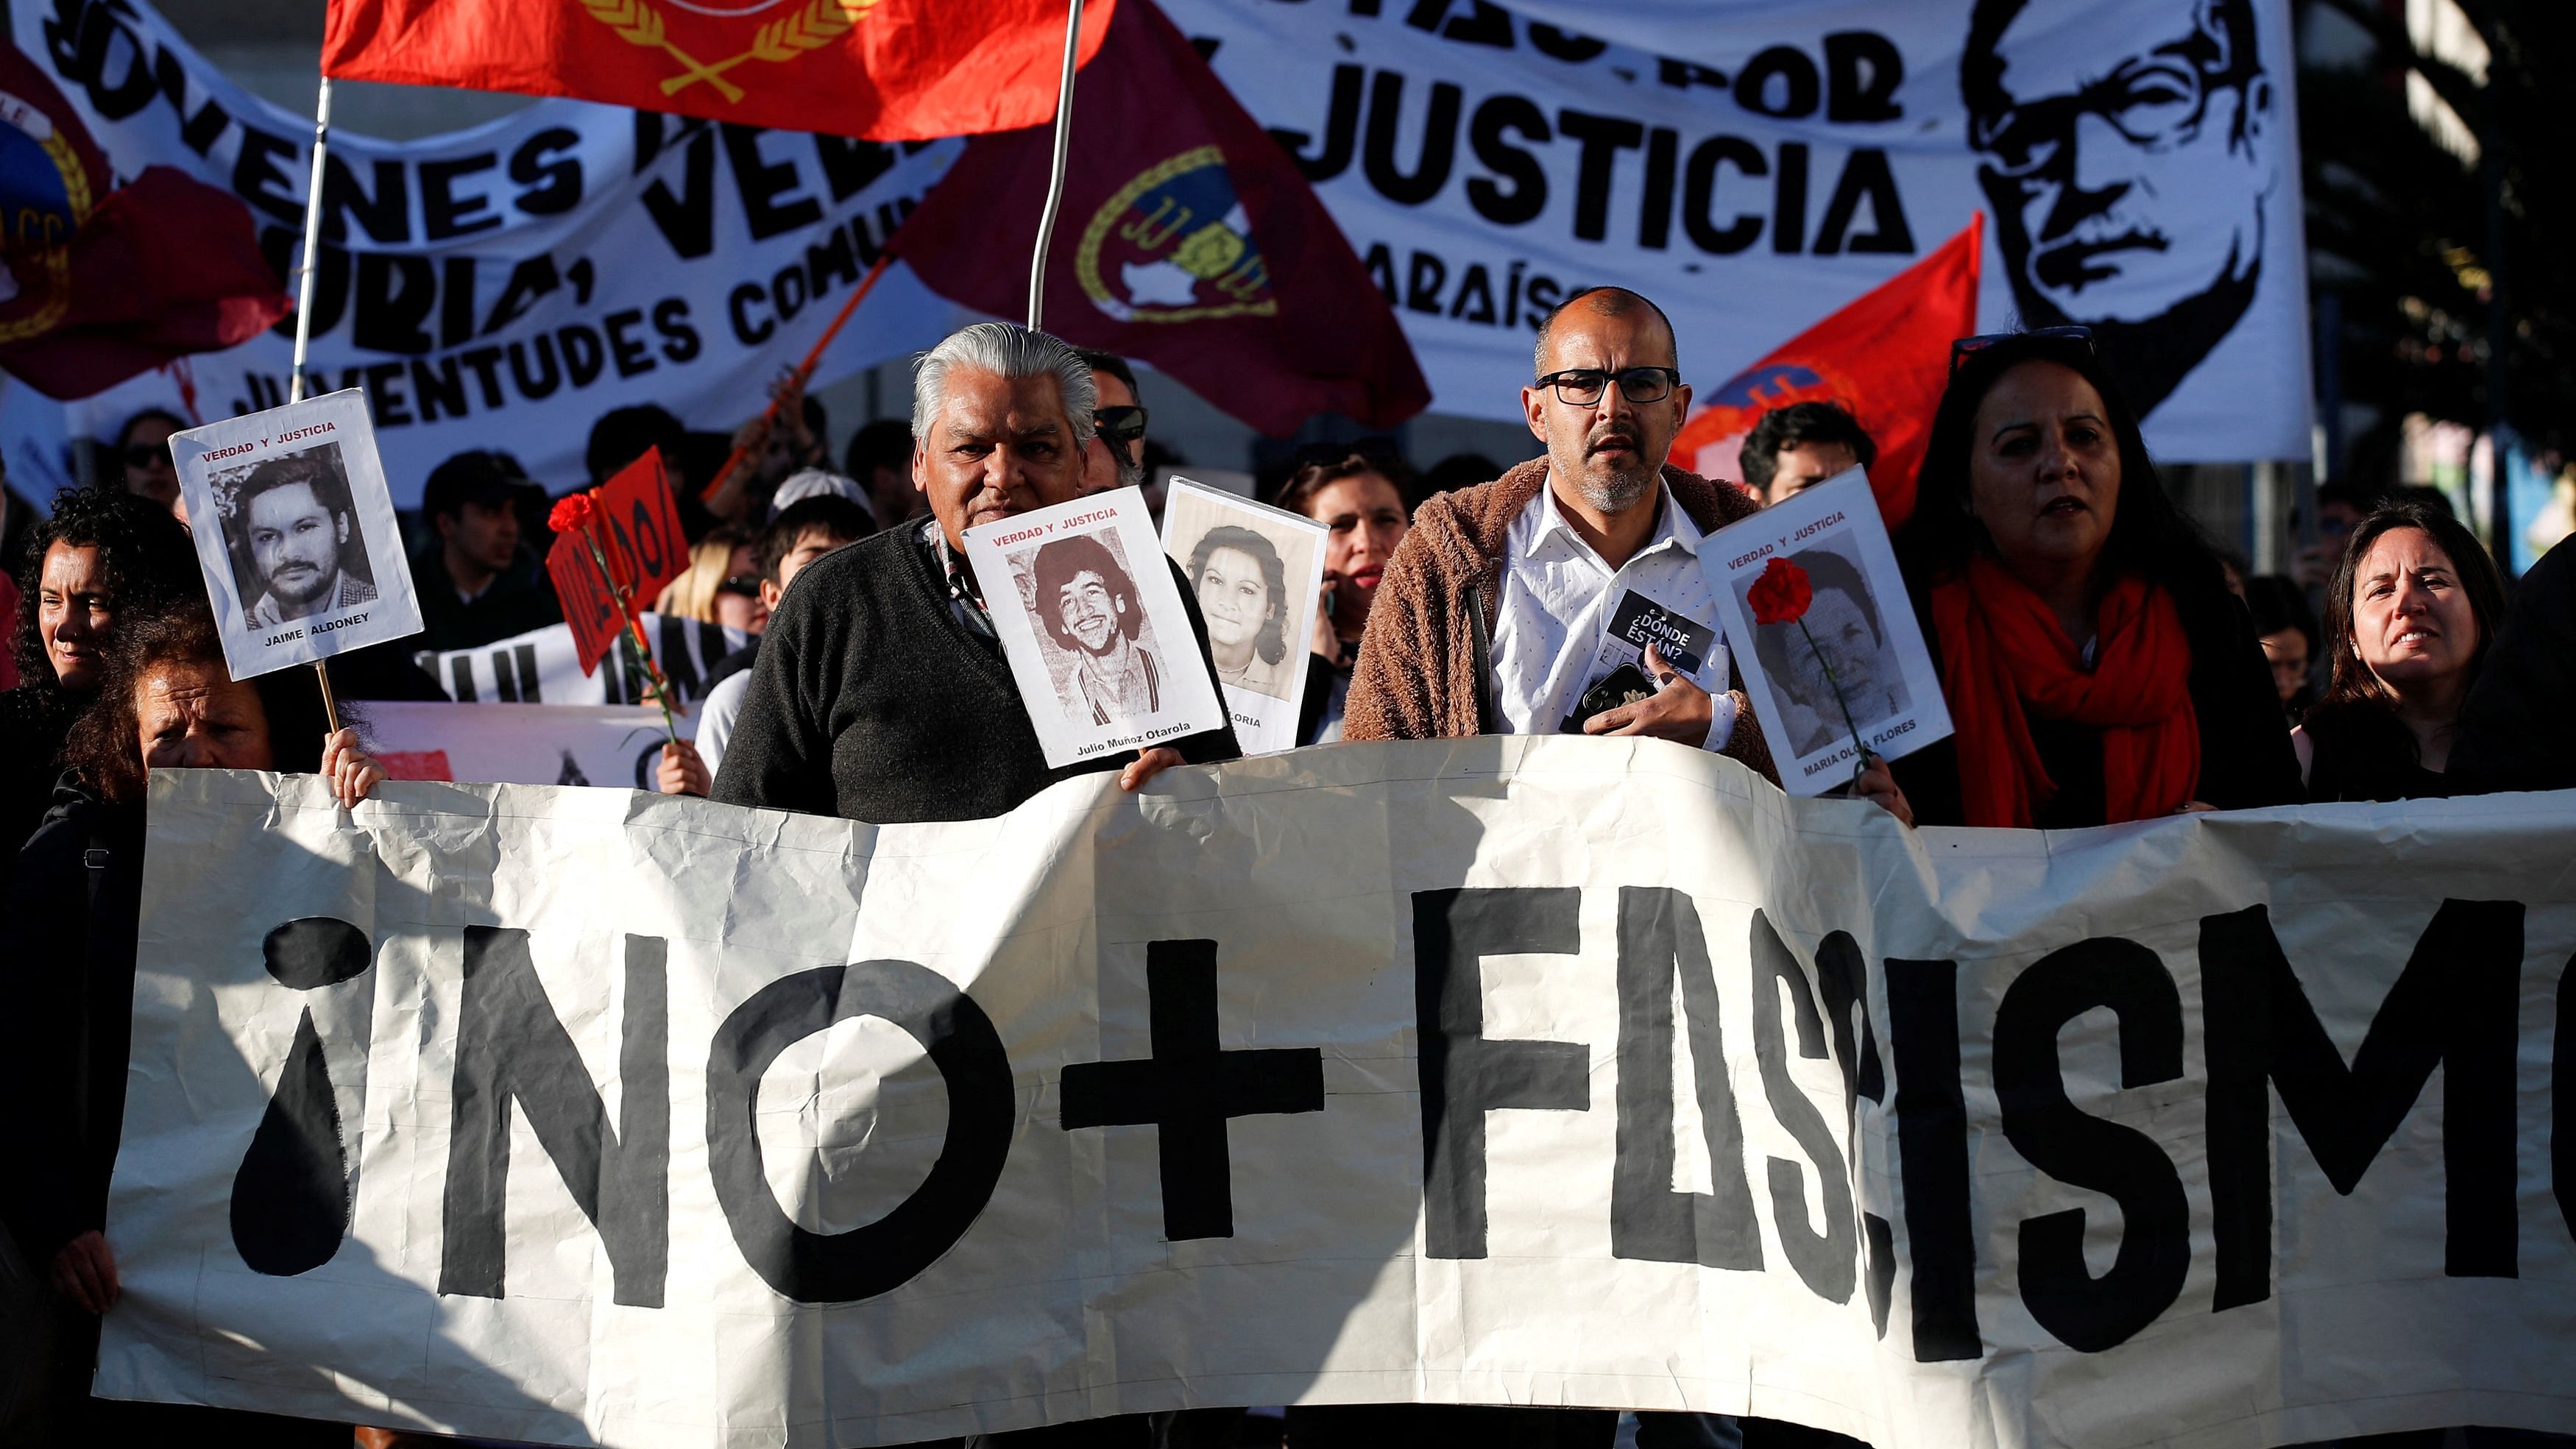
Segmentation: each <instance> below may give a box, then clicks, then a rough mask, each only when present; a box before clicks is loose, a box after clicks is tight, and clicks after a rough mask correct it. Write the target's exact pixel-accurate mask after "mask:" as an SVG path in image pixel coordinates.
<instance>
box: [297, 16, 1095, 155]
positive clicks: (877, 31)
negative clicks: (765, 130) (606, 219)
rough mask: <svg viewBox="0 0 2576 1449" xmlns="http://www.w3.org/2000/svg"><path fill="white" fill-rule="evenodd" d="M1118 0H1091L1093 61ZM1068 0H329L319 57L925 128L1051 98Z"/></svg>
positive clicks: (739, 113)
mask: <svg viewBox="0 0 2576 1449" xmlns="http://www.w3.org/2000/svg"><path fill="white" fill-rule="evenodd" d="M1115 4H1116V0H1091V3H1089V4H1087V5H1085V6H1084V8H1083V15H1082V41H1081V50H1080V52H1079V54H1080V57H1081V59H1082V60H1083V61H1086V62H1087V61H1089V60H1090V58H1091V54H1092V52H1094V51H1096V50H1098V49H1099V48H1100V37H1101V36H1102V35H1103V34H1105V33H1107V31H1108V28H1109V22H1110V19H1111V14H1112V11H1113V9H1114V8H1115ZM1065 10H1066V5H1065V0H945V3H941V0H331V4H330V15H329V19H328V20H327V21H326V22H325V23H324V26H323V30H322V73H323V74H324V75H327V76H331V77H333V78H335V79H341V80H363V81H393V82H397V83H399V84H403V85H419V86H463V87H465V88H467V89H469V90H480V91H515V92H518V93H520V94H522V95H535V96H571V97H574V98H575V99H578V100H585V101H604V102H606V103H608V104H610V105H616V106H632V107H634V108H636V109H638V110H645V111H672V112H677V113H678V114H680V115H684V116H704V117H706V118H708V119H709V120H716V121H734V122H738V123H740V124H742V125H746V126H768V127H773V128H775V129H778V130H786V131H825V132H829V133H831V134H833V135H836V136H856V137H864V138H867V139H870V140H877V141H919V140H930V139H933V138H936V137H940V136H965V135H973V134H975V133H977V132H982V131H1004V130H1010V129H1012V128H1014V127H1019V126H1033V125H1036V124H1038V123H1039V122H1041V121H1045V120H1049V119H1051V118H1052V117H1053V116H1054V115H1055V102H1056V86H1057V82H1058V81H1059V79H1060V78H1061V75H1062V71H1063V66H1064V19H1065Z"/></svg>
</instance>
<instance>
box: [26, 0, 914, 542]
mask: <svg viewBox="0 0 2576 1449" xmlns="http://www.w3.org/2000/svg"><path fill="white" fill-rule="evenodd" d="M9 16H10V23H11V28H12V33H13V35H14V37H15V40H16V43H17V45H18V47H19V48H20V49H21V50H22V51H24V52H25V53H26V54H27V57H28V59H29V60H30V61H31V62H33V63H34V64H35V65H36V66H37V67H38V68H39V69H40V70H42V71H43V72H44V73H45V74H46V75H47V76H48V77H49V78H50V79H52V80H53V81H54V82H55V84H56V85H58V86H60V87H61V89H62V91H63V94H64V95H65V96H66V97H67V98H69V100H70V102H71V104H72V107H73V109H74V110H75V111H77V112H78V113H79V115H80V118H81V120H82V121H83V122H84V123H85V124H86V125H87V126H88V127H89V130H90V133H91V134H92V135H94V136H95V137H97V139H98V143H99V145H100V147H101V148H102V149H103V150H104V151H105V152H106V153H107V157H108V160H109V162H110V163H111V164H112V165H113V166H114V168H115V170H116V171H117V172H118V174H120V175H128V176H130V175H134V174H136V173H138V172H140V171H141V170H142V169H143V168H144V167H145V166H148V165H156V164H157V165H167V166H174V167H177V168H178V169H180V170H181V171H184V172H186V173H187V174H188V175H190V176H193V177H195V178H196V179H198V180H200V181H203V182H207V183H209V184H211V185H214V186H217V187H220V188H223V189H224V190H227V191H230V192H232V193H234V194H235V195H238V196H239V197H240V198H241V199H242V201H243V202H244V204H246V205H247V206H248V207H249V208H250V211H251V213H252V216H253V218H254V220H255V221H256V222H257V224H258V227H259V232H260V239H261V243H262V245H263V246H264V248H265V249H266V251H267V253H268V256H269V259H270V261H271V263H272V264H273V265H275V266H276V267H277V269H278V274H279V276H280V277H285V276H287V275H288V268H289V266H290V264H291V262H292V261H293V259H294V257H295V256H296V255H298V254H299V250H298V249H299V248H300V246H301V243H302V239H303V231H304V202H305V188H306V186H307V185H308V182H309V178H310V175H311V171H312V151H311V147H312V144H313V118H312V117H311V116H310V115H296V114H292V113H289V112H287V111H284V110H281V109H279V108H278V107H276V106H274V105H271V104H269V103H268V102H266V101H263V100H261V99H259V98H258V97H256V96H253V95H251V94H250V93H249V92H247V91H245V90H243V89H242V88H241V87H239V86H237V85H235V84H233V83H232V81H231V80H230V79H228V78H227V77H225V76H224V75H223V74H222V73H221V72H220V71H217V70H216V69H215V68H214V67H213V66H212V65H210V64H209V63H208V62H207V61H206V59H205V58H204V57H203V56H201V55H199V54H197V53H196V52H195V51H194V50H193V49H191V48H190V47H189V46H188V44H187V43H186V42H185V41H184V40H182V39H181V38H180V37H179V35H178V33H177V32H176V31H175V30H173V29H172V28H171V27H170V25H169V24H168V22H166V21H164V20H163V19H162V18H161V17H160V16H159V15H158V14H156V13H154V12H153V10H152V9H151V7H150V6H149V5H148V4H145V3H143V0H9ZM611 43H613V42H611ZM958 144H959V143H957V142H953V141H943V142H937V143H933V144H929V145H920V144H904V145H893V144H879V143H877V142H872V141H851V140H845V139H842V138H840V137H836V136H812V135H794V134H788V133H783V132H769V131H762V130H758V129H755V128H752V127H744V126H715V125H711V124H708V123H706V122H703V121H690V120H681V119H678V118H670V117H664V116H660V115H655V114H651V113H646V112H636V111H627V110H621V109H617V108H613V107H608V106H598V105H589V104H585V103H582V102H578V101H560V100H549V101H541V102H539V103H537V104H535V105H532V106H530V107H528V108H527V109H525V110H522V111H519V112H517V113H515V114H513V115H511V116H509V117H507V118H505V119H503V120H499V121H494V122H492V123H490V124H488V125H483V126H477V127H474V128H472V129H469V130H463V131H457V132H454V133H451V134H448V135H444V136H435V137H430V138H428V139H425V140H419V141H403V142H395V141H385V140H380V139H378V138H375V137H371V136H363V135H359V134H356V133H354V132H351V131H348V130H346V129H342V128H338V127H335V128H334V129H333V130H332V133H331V145H330V151H329V155H328V158H327V161H326V164H325V166H324V176H323V202H324V215H323V220H322V247H321V252H320V270H319V271H318V273H317V274H316V276H315V278H314V281H315V295H314V303H313V357H312V366H313V370H314V373H315V376H316V377H317V379H319V385H320V386H322V387H324V388H332V387H362V388H364V389H366V392H367V396H368V401H369V403H370V405H371V407H372V410H373V412H374V415H375V421H376V426H377V428H378V429H379V432H380V440H381V443H382V446H383V449H384V456H385V470H386V474H387V476H388V478H389V479H390V480H391V482H392V484H393V490H394V499H395V501H396V502H397V503H399V504H402V505H405V506H410V505H415V504H417V503H418V502H419V501H420V489H421V485H422V482H423V481H424V480H425V479H426V478H427V477H428V474H429V470H430V469H431V468H432V467H434V466H436V465H437V464H438V463H439V462H440V461H441V460H442V459H445V458H447V457H449V456H450V455H452V454H455V453H458V452H462V451H465V450H467V449H470V448H496V449H500V450H503V451H505V452H509V453H511V454H514V455H515V456H516V457H517V458H518V459H519V461H520V462H521V463H522V464H523V465H524V466H525V467H526V468H527V469H528V470H529V475H530V476H531V477H534V478H536V479H538V480H539V481H541V482H543V483H545V484H546V485H547V486H548V488H550V489H553V490H557V491H560V490H562V489H564V488H567V487H571V486H574V485H577V484H586V483H588V482H589V481H590V477H589V473H588V471H587V470H586V468H585V466H584V461H583V449H584V444H585V442H586V441H587V438H588V435H589V432H590V427H591V424H592V423H593V422H595V421H596V420H597V419H598V418H599V417H600V416H601V415H602V414H604V413H606V412H608V411H609V410H611V409H613V408H618V407H624V406H629V405H633V404H643V403H652V404H657V405H660V406H662V407H666V408H669V409H671V410H672V411H673V412H675V413H677V414H678V415H679V416H680V418H681V420H682V421H683V422H685V423H687V424H689V425H690V426H692V427H697V428H704V429H711V430H721V431H727V432H730V431H731V430H732V429H734V428H735V427H736V426H738V425H740V424H741V423H742V422H743V421H744V420H745V419H746V418H748V417H750V416H751V415H752V414H754V413H756V412H758V411H759V410H760V407H761V405H762V404H763V402H764V401H765V400H766V397H767V389H768V385H769V384H770V383H771V382H772V381H773V380H774V379H775V378H776V376H777V374H778V373H779V371H780V370H781V369H783V368H785V367H788V366H791V365H793V364H794V363H795V362H796V361H798V360H799V359H801V358H802V357H803V356H804V354H805V351H806V349H807V348H809V347H811V346H812V345H813V343H814V341H815V339H816V338H817V337H819V336H820V335H821V333H822V329H823V328H824V326H825V325H826V324H827V323H828V322H829V321H830V320H831V317H832V314H833V312H834V311H836V310H837V309H838V307H839V304H840V303H841V301H842V300H843V299H844V298H846V297H847V296H848V295H849V292H850V290H851V289H852V288H854V287H855V286H857V284H858V281H859V278H860V276H861V275H862V274H863V273H864V272H865V271H866V270H867V267H868V265H869V264H870V263H871V262H873V261H874V260H875V259H876V257H877V255H878V252H879V249H880V247H881V246H882V244H883V243H884V242H885V240H886V238H887V237H889V236H891V235H892V234H893V232H894V229H895V227H896V226H898V225H899V224H900V223H901V221H902V219H903V215H904V213H905V212H907V211H909V210H910V209H911V207H912V204H913V203H914V202H915V201H916V200H917V199H918V198H919V197H920V196H921V195H922V194H923V193H924V192H925V191H927V190H928V189H929V187H930V185H931V184H932V182H933V181H935V180H936V179H937V177H938V175H939V173H940V172H941V170H942V169H943V168H944V167H945V166H946V164H947V162H948V160H949V159H950V158H951V157H952V156H954V155H955V153H956V148H957V146H958ZM896 270H898V271H899V269H896ZM950 313H951V309H950V308H949V307H948V305H947V304H946V303H944V302H941V301H939V300H937V299H935V298H933V297H932V296H931V295H930V294H929V293H928V292H927V291H925V290H923V289H922V288H921V287H920V286H919V284H918V283H916V282H914V281H913V279H912V278H911V276H910V274H909V273H902V274H901V275H889V276H887V277H886V278H885V279H884V281H883V282H882V283H881V284H880V285H879V286H878V288H877V290H876V291H875V292H874V293H872V294H871V295H870V296H869V298H868V301H867V305H866V306H865V307H864V308H862V309H861V314H860V316H859V317H858V319H857V320H856V321H855V322H853V324H852V325H851V326H850V327H849V329H848V330H847V331H845V332H844V333H843V334H842V335H841V338H840V340H839V341H838V342H836V343H835V344H834V346H833V348H832V350H831V351H830V352H829V353H827V354H826V355H825V357H824V359H823V362H822V364H821V366H820V367H819V368H818V369H817V371H816V373H815V376H814V379H813V382H814V385H815V386H817V387H820V386H823V385H825V384H828V383H830V382H833V381H835V380H837V379H838V378H840V377H842V376H845V375H847V374H848V373H850V372H852V371H855V370H856V369H858V368H860V367H863V366H866V365H868V364H870V363H873V362H876V361H878V360H881V359H883V358H886V357H890V356H894V355H896V354H898V353H901V352H904V351H906V350H909V349H912V348H916V347H925V346H928V345H930V343H932V342H935V341H936V340H937V339H938V337H939V336H940V334H941V333H942V332H944V331H945V330H946V325H945V324H946V322H947V319H948V318H949V316H950ZM293 329H294V323H293V319H292V318H290V319H288V321H287V322H285V323H283V324H281V325H280V327H279V329H278V330H277V331H274V332H272V333H270V334H268V335H265V336H263V337H260V338H258V339H256V340H254V341H251V342H247V343H244V344H242V345H241V346H239V347H236V348H233V349H232V350H230V351H228V352H222V353H214V354H208V355H204V356H199V357H195V358H191V359H188V361H187V364H186V366H185V367H184V368H179V369H174V370H173V372H172V373H170V374H168V375H163V374H146V375H145V376H143V377H140V378H137V379H135V380H134V381H132V382H129V383H126V384H123V385H121V386H118V387H115V388H111V389H109V390H108V391H106V392H104V393H101V394H99V395H98V396H97V397H94V398H91V399H88V400H85V401H83V402H81V403H77V404H73V405H71V407H70V408H69V409H68V420H69V422H70V424H71V425H72V426H73V428H74V429H75V430H76V431H79V432H84V433H88V434H93V435H96V436H101V437H111V438H112V437H113V436H114V435H115V431H116V428H117V426H118V424H119V423H120V422H121V421H122V420H123V419H124V418H125V417H126V416H127V415H129V414H130V413H132V412H133V411H135V410H136V409H138V408H140V407H143V406H145V405H156V406H162V407H168V408H173V409H176V410H177V411H179V412H180V413H181V415H183V416H193V415H196V414H197V413H202V414H203V415H204V416H206V417H209V418H214V417H223V416H228V415H230V414H234V413H244V412H255V411H258V410H260V409H262V408H268V407H274V406H276V405H278V404H280V403H283V402H284V401H285V400H286V390H287V381H288V364H289V361H290V356H291V353H292V351H293V348H292V341H291V338H292V334H293Z"/></svg>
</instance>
